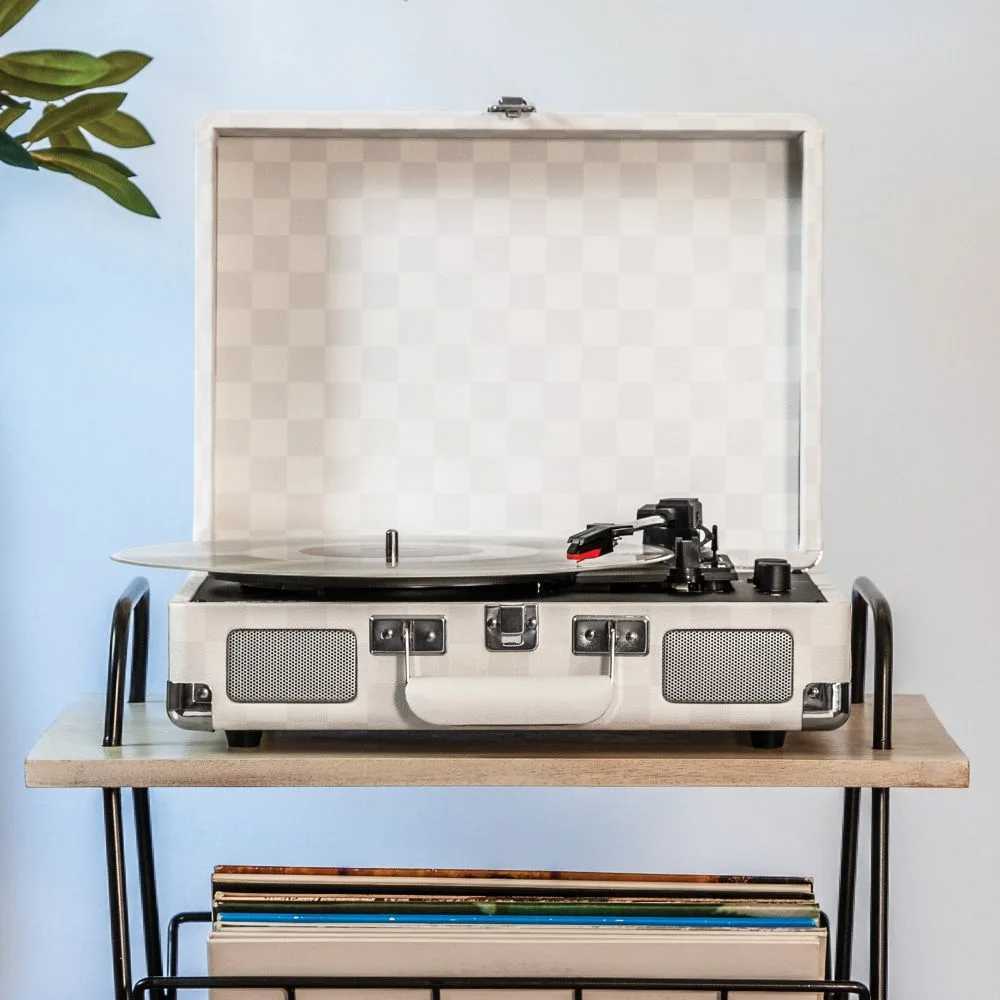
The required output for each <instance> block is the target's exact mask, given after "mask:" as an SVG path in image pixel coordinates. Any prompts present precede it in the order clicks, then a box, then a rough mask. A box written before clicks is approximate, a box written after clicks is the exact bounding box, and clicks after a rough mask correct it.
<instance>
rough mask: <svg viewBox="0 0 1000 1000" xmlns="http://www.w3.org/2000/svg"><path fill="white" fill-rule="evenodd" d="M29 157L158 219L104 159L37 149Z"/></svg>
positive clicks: (145, 200) (79, 151)
mask: <svg viewBox="0 0 1000 1000" xmlns="http://www.w3.org/2000/svg"><path fill="white" fill-rule="evenodd" d="M31 155H32V157H33V158H34V159H35V160H36V161H37V162H38V164H39V165H40V166H43V167H45V168H46V169H48V170H56V171H59V172H60V173H68V174H72V175H73V176H74V177H76V178H77V179H78V180H81V181H83V182H84V183H86V184H92V185H93V186H94V187H96V188H97V189H98V190H99V191H103V192H104V193H105V194H106V195H107V196H108V197H109V198H111V199H112V200H113V201H116V202H118V204H119V205H122V206H123V207H124V208H127V209H128V210H129V211H130V212H136V213H137V214H139V215H147V216H150V217H151V218H154V219H158V218H159V215H158V214H157V212H156V209H155V208H153V206H152V204H151V202H150V200H149V199H148V198H147V197H146V196H145V195H144V194H143V193H142V191H140V190H139V188H137V187H136V186H135V185H134V184H133V183H132V182H131V181H130V180H129V179H128V178H127V177H126V176H124V174H122V173H121V171H120V170H118V169H116V168H115V167H114V166H112V165H111V164H109V163H107V162H106V160H105V159H104V158H103V157H101V156H97V155H95V154H94V153H93V152H86V151H84V150H82V149H39V150H36V151H35V152H33V153H32V154H31Z"/></svg>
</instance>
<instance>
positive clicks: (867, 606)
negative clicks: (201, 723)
mask: <svg viewBox="0 0 1000 1000" xmlns="http://www.w3.org/2000/svg"><path fill="white" fill-rule="evenodd" d="M869 611H870V612H871V615H872V618H873V620H874V631H875V718H874V725H873V735H872V748H873V749H874V750H875V751H885V750H889V749H891V747H892V613H891V611H890V609H889V603H888V601H886V599H885V597H884V596H883V595H882V593H881V592H880V591H879V590H878V588H877V587H876V586H875V585H874V584H873V583H872V582H871V580H869V579H867V578H866V577H860V578H859V579H857V580H856V581H855V583H854V589H853V592H852V595H851V701H852V702H853V703H854V704H862V703H863V702H864V689H865V660H866V654H867V645H868V615H869ZM130 633H131V643H130ZM148 649H149V584H148V583H147V582H146V580H144V579H143V578H141V577H137V578H136V579H135V580H133V581H132V582H131V583H130V584H129V585H128V587H127V588H126V589H125V591H124V592H123V594H122V596H121V597H120V598H119V599H118V601H117V603H116V604H115V609H114V614H113V616H112V622H111V639H110V647H109V654H108V686H107V700H106V703H105V719H104V746H105V747H120V746H121V743H122V721H123V717H124V704H125V679H126V674H128V673H129V669H128V668H129V660H131V677H130V682H129V693H128V700H129V702H143V701H145V700H146V665H147V659H148ZM130 653H131V655H130ZM121 792H122V790H121V789H120V788H104V789H102V794H103V797H104V838H105V847H106V855H107V867H108V904H109V910H110V922H111V955H112V968H113V981H114V1000H141V998H142V997H145V996H148V997H149V998H150V1000H176V996H177V993H178V991H184V990H204V989H236V990H240V989H272V990H281V991H282V992H283V993H284V995H285V997H286V1000H296V995H297V991H298V990H305V989H345V988H346V989H396V988H410V989H425V990H429V991H430V993H431V998H432V1000H440V993H441V990H443V989H449V990H469V989H564V990H571V991H572V992H573V997H574V1000H582V994H583V991H584V990H594V991H601V990H622V989H629V990H639V991H652V990H658V991H661V992H668V993H674V992H685V991H687V992H693V993H715V994H718V997H719V1000H730V997H732V996H736V995H739V994H742V993H754V992H770V993H788V994H803V993H823V994H824V996H825V997H826V998H827V1000H835V998H837V997H857V998H858V1000H886V998H887V995H888V987H887V966H888V918H889V904H888V900H889V789H888V788H872V814H871V860H872V864H871V911H870V915H869V923H870V927H869V931H870V936H871V967H870V978H869V983H868V985H867V986H866V985H864V984H863V983H860V982H857V981H854V980H851V978H850V975H851V946H852V943H853V931H854V899H855V888H856V883H857V867H858V829H859V825H860V812H861V789H860V788H845V789H844V814H843V826H842V834H841V852H840V892H839V898H838V903H837V939H836V949H835V958H834V961H833V969H832V970H831V969H830V956H829V953H828V955H827V976H826V979H824V980H823V981H821V982H820V981H810V980H802V979H798V980H784V979H782V980H764V979H754V980H747V979H626V978H614V979H608V978H601V979H593V978H590V979H588V978H582V977H581V978H573V977H569V978H567V977H558V978H553V977H537V976H534V977H531V976H511V977H483V976H474V977H469V976H462V977H454V976H392V977H385V976H179V975H178V974H177V969H178V950H179V937H180V928H181V926H182V925H183V924H186V923H208V922H210V921H211V914H210V913H207V912H201V911H197V912H196V911H185V912H182V913H177V914H175V915H174V916H173V917H171V918H170V920H169V922H168V924H167V975H164V974H163V955H162V952H161V943H160V917H159V906H158V903H157V896H156V866H155V862H154V855H153V826H152V817H151V815H150V808H149V789H148V788H132V789H131V792H132V804H133V808H134V814H135V841H136V853H137V856H138V870H139V896H140V903H141V905H142V928H143V942H144V946H145V954H146V976H145V978H143V979H140V980H138V981H137V982H134V983H133V981H132V968H131V949H130V941H129V923H128V891H127V885H126V881H125V838H124V832H123V824H122V796H121ZM823 921H824V923H825V918H823ZM831 971H832V978H830V976H831Z"/></svg>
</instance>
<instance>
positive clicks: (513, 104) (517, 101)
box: [486, 97, 535, 118]
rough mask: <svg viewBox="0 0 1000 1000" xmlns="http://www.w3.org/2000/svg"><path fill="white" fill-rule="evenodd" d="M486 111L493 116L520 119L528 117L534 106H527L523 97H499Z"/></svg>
mask: <svg viewBox="0 0 1000 1000" xmlns="http://www.w3.org/2000/svg"><path fill="white" fill-rule="evenodd" d="M486 110H487V111H490V112H492V113H493V114H497V115H504V117H506V118H520V117H521V115H530V114H531V112H532V111H534V110H535V106H534V104H529V103H528V102H527V101H526V100H525V99H524V98H523V97H501V98H500V100H499V101H497V102H496V104H491V105H490V106H489V107H488V108H487V109H486Z"/></svg>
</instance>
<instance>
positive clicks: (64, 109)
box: [28, 91, 125, 142]
mask: <svg viewBox="0 0 1000 1000" xmlns="http://www.w3.org/2000/svg"><path fill="white" fill-rule="evenodd" d="M124 100H125V92H124V91H108V92H107V93H103V94H81V95H80V96H79V97H76V98H74V99H73V100H72V101H70V102H69V103H68V104H63V105H62V106H61V107H57V108H51V109H50V108H46V109H45V114H43V115H42V117H41V118H39V119H38V121H37V122H35V124H34V125H33V126H32V128H31V130H30V131H29V132H28V141H29V142H37V141H38V140H39V139H44V138H45V137H46V136H47V135H52V133H53V132H65V131H66V129H67V128H69V127H70V126H71V125H83V124H85V123H86V122H88V121H89V120H90V119H91V118H102V117H103V116H104V115H107V114H110V113H111V112H112V111H114V110H115V109H116V108H117V107H118V105H119V104H121V102H122V101H124Z"/></svg>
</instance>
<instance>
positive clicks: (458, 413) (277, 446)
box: [117, 99, 850, 746]
mask: <svg viewBox="0 0 1000 1000" xmlns="http://www.w3.org/2000/svg"><path fill="white" fill-rule="evenodd" d="M497 108H499V110H500V111H501V112H503V113H501V114H497V113H484V114H482V115H471V116H458V117H440V116H434V115H409V116H386V115H326V114H308V115H233V116H228V117H226V118H225V119H221V120H218V121H214V122H212V123H210V124H209V125H207V126H206V128H205V132H204V138H203V142H202V146H201V153H200V174H201V184H200V195H199V199H200V203H199V220H200V226H199V232H200V235H199V272H198V273H199V291H198V324H197V325H198V335H197V348H196V476H195V494H196V495H195V541H193V542H189V543H179V544H176V545H167V546H158V547H153V548H144V549H132V550H129V551H127V552H124V553H121V554H120V555H119V556H118V557H117V558H120V559H121V560H123V561H126V562H135V563H140V564H143V565H150V566H161V567H169V568H181V569H185V570H190V571H191V572H192V575H191V576H190V577H189V579H188V581H187V582H186V583H185V585H184V586H183V587H182V589H181V590H180V592H179V593H178V594H177V595H176V596H175V598H174V599H173V601H172V602H171V605H170V650H169V655H170V663H169V681H168V691H167V700H168V709H169V712H170V716H171V718H172V719H173V720H174V721H175V722H176V723H177V724H178V725H181V726H185V727H191V728H214V729H219V730H225V732H226V735H227V738H228V739H229V742H230V745H233V746H253V745H256V744H257V743H258V742H259V740H260V738H261V733H262V732H265V731H271V730H322V731H327V732H330V731H351V730H429V731H434V730H448V729H457V728H480V729H495V728H514V729H521V728H531V729H544V730H553V729H556V730H561V729H566V730H651V731H670V730H680V729H704V730H715V729H729V730H738V731H746V732H749V733H752V734H753V738H754V742H755V743H756V744H757V745H760V746H779V745H780V744H781V742H782V740H783V737H784V733H785V732H786V731H788V730H795V729H801V728H832V727H834V726H836V725H839V724H840V723H841V722H843V721H844V719H845V718H846V716H847V712H848V706H849V699H848V697H847V682H848V679H849V673H850V671H849V663H848V634H849V617H850V614H849V604H848V602H847V600H846V599H845V598H844V597H842V596H841V595H839V594H838V593H837V592H835V591H834V590H833V589H831V588H830V586H829V585H828V583H827V582H826V581H824V580H823V578H822V577H821V576H820V575H818V574H817V573H815V572H814V571H813V569H812V567H813V566H814V564H815V563H816V561H817V560H818V558H819V554H820V518H819V513H820V512H819V489H820V482H819V471H820V466H819V416H820V412H819V333H820V322H819V273H820V257H819V255H820V239H819V222H820V192H821V180H820V155H821V144H820V134H819V131H818V130H817V129H816V128H815V126H814V125H813V124H812V123H811V122H810V121H809V120H807V119H801V118H798V117H789V116H739V115H736V116H694V115H688V116H685V115H680V116H657V115H652V116H611V117H600V116H563V115H558V116H555V115H552V116H548V115H540V114H538V113H536V112H534V111H533V109H531V108H530V106H529V105H527V104H526V102H520V103H519V102H518V100H516V99H504V101H503V102H501V104H500V105H498V106H497ZM665 488H669V489H671V490H674V491H677V493H678V494H679V495H677V496H675V497H672V498H666V499H661V500H656V498H657V497H660V496H661V495H662V492H663V491H664V489H665ZM695 497H700V498H701V499H695ZM703 503H704V511H705V512H707V513H708V514H709V515H710V518H711V520H712V521H717V522H718V523H719V524H720V525H721V526H722V527H721V530H720V529H719V528H717V527H715V526H714V525H713V524H711V523H706V521H705V518H704V515H703V506H702V504H703ZM596 517H604V518H609V520H608V521H602V522H597V523H592V522H593V519H594V518H596ZM622 517H625V518H626V519H625V520H622V521H620V522H615V521H614V520H613V519H615V518H622Z"/></svg>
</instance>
